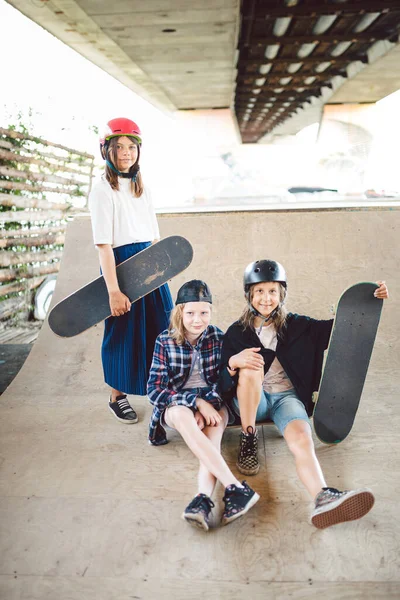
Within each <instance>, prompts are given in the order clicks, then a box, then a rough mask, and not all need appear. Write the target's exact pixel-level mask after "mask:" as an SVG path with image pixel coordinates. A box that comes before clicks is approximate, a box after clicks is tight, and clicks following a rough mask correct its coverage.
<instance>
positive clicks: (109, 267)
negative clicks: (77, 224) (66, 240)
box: [96, 244, 131, 317]
mask: <svg viewBox="0 0 400 600" xmlns="http://www.w3.org/2000/svg"><path fill="white" fill-rule="evenodd" d="M96 247H97V248H98V251H99V260H100V266H101V270H102V273H103V277H104V280H105V282H106V286H107V291H108V296H109V299H110V308H111V314H112V316H113V317H118V316H120V315H123V314H124V313H126V312H128V311H129V310H130V309H131V302H130V300H129V298H128V297H127V296H125V294H123V293H122V292H121V290H120V289H119V285H118V279H117V271H116V266H115V258H114V252H113V249H112V247H111V244H98V245H97V246H96Z"/></svg>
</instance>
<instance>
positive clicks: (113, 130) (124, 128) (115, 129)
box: [100, 117, 142, 159]
mask: <svg viewBox="0 0 400 600" xmlns="http://www.w3.org/2000/svg"><path fill="white" fill-rule="evenodd" d="M121 135H126V136H128V137H133V138H135V140H136V141H137V142H138V143H139V144H141V143H142V133H141V131H140V129H139V126H138V125H137V124H136V123H135V122H134V121H131V120H130V119H125V118H123V117H121V118H119V119H111V121H108V123H107V128H106V131H105V132H104V135H103V136H102V137H101V138H100V152H101V155H102V157H103V158H104V159H105V158H106V156H105V146H106V145H107V142H108V141H109V140H110V139H111V138H113V137H119V136H121Z"/></svg>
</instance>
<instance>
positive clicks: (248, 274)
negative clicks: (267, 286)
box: [243, 260, 287, 292]
mask: <svg viewBox="0 0 400 600" xmlns="http://www.w3.org/2000/svg"><path fill="white" fill-rule="evenodd" d="M264 281H278V282H279V283H281V284H282V285H283V286H284V287H285V288H286V287H287V282H286V272H285V269H284V268H283V267H282V265H281V264H280V263H278V262H275V261H274V260H256V261H255V262H252V263H250V264H249V265H247V267H246V269H245V272H244V276H243V286H244V291H245V292H248V291H249V289H250V286H251V285H253V284H254V283H263V282H264Z"/></svg>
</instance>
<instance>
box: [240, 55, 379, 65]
mask: <svg viewBox="0 0 400 600" xmlns="http://www.w3.org/2000/svg"><path fill="white" fill-rule="evenodd" d="M358 60H359V61H361V62H362V63H364V64H368V56H367V54H349V55H346V57H345V58H344V57H340V58H336V57H334V56H331V55H330V54H323V55H321V54H318V55H311V56H306V57H305V58H299V57H298V56H296V55H294V56H293V55H292V56H284V57H282V58H281V57H276V58H271V59H269V58H265V57H263V56H260V57H258V56H257V57H256V56H254V57H246V58H242V57H240V58H239V60H238V63H237V67H238V68H240V67H241V66H245V67H247V66H251V65H254V66H255V67H260V66H261V65H274V64H277V65H279V64H283V63H285V64H290V63H304V64H309V63H314V64H316V65H317V64H319V63H322V62H330V63H332V64H333V65H347V64H349V63H351V62H355V61H358Z"/></svg>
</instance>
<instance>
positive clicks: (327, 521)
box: [311, 488, 375, 529]
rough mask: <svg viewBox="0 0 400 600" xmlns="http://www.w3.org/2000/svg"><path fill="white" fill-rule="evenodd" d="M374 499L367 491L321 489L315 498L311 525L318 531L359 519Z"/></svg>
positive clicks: (372, 503)
mask: <svg viewBox="0 0 400 600" xmlns="http://www.w3.org/2000/svg"><path fill="white" fill-rule="evenodd" d="M374 502H375V498H374V495H373V493H372V492H371V491H370V490H368V489H362V490H345V491H344V492H340V491H339V490H337V489H336V488H322V492H320V493H319V494H318V496H317V497H316V498H315V508H314V510H313V512H312V514H311V523H312V524H313V525H315V527H317V528H318V529H325V527H330V526H331V525H337V524H338V523H345V522H346V521H355V520H356V519H361V517H363V516H364V515H366V514H367V512H369V511H370V510H371V508H372V507H373V505H374Z"/></svg>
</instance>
